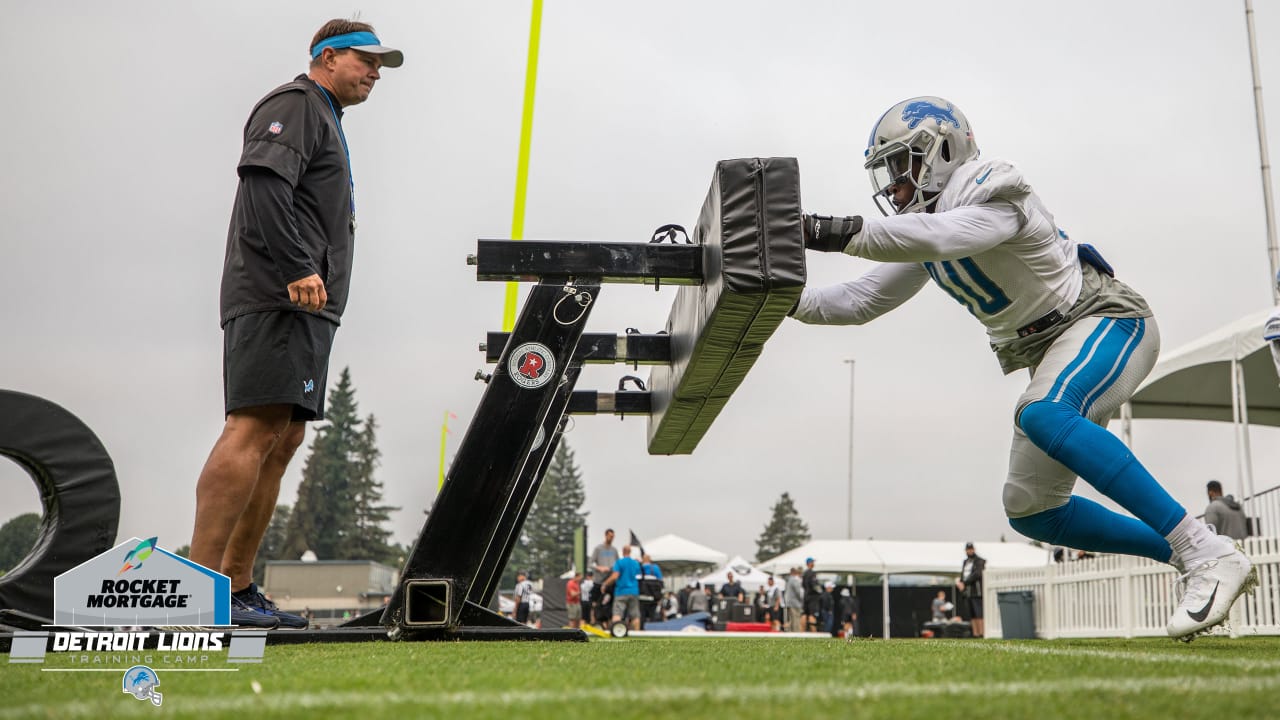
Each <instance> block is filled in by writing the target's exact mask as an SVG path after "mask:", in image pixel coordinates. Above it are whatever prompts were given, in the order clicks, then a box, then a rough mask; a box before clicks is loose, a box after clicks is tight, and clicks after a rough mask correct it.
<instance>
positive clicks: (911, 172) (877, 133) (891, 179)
mask: <svg viewBox="0 0 1280 720" xmlns="http://www.w3.org/2000/svg"><path fill="white" fill-rule="evenodd" d="M978 153H979V150H978V145H977V143H975V142H974V140H973V129H972V128H971V127H970V126H969V121H968V119H966V118H965V116H964V113H962V112H960V109H959V108H957V107H956V106H955V105H952V104H951V103H949V102H947V101H946V100H944V99H942V98H940V97H933V96H924V97H914V98H910V99H907V100H903V101H902V102H900V103H898V104H897V105H894V106H893V107H891V108H889V109H888V110H887V111H886V112H885V114H884V115H881V116H880V119H879V120H877V121H876V124H875V127H873V128H872V129H871V137H870V138H868V139H867V150H866V152H865V153H863V157H864V158H865V162H864V164H863V167H864V168H866V169H867V171H868V172H870V174H871V186H872V188H874V189H875V195H873V196H872V197H873V198H874V199H875V201H876V206H877V207H879V208H880V212H882V213H884V214H885V215H892V214H897V213H904V212H918V211H920V210H924V209H925V208H927V207H928V206H929V205H930V204H932V203H933V202H934V201H936V200H937V195H936V194H935V195H934V196H933V197H931V198H929V199H928V200H925V197H924V194H925V193H938V192H941V191H942V188H944V187H945V186H946V184H947V180H948V179H949V178H950V177H951V173H953V172H955V169H956V168H957V167H960V165H961V164H962V163H965V162H968V161H969V160H972V159H974V158H976V157H978ZM917 160H918V162H917ZM898 182H910V183H911V184H912V185H914V186H915V193H914V197H913V198H912V199H911V201H910V202H908V203H907V204H906V205H903V206H902V207H900V208H899V207H895V206H894V204H893V202H892V196H891V193H890V192H889V188H890V187H891V186H893V185H895V184H897V183H898Z"/></svg>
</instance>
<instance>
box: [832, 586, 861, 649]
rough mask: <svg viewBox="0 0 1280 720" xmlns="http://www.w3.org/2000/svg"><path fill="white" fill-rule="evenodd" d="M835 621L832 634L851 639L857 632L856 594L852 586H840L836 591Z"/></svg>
mask: <svg viewBox="0 0 1280 720" xmlns="http://www.w3.org/2000/svg"><path fill="white" fill-rule="evenodd" d="M835 605H836V622H835V627H833V628H832V629H831V634H832V635H843V636H844V637H845V639H846V640H852V639H853V638H854V636H855V635H857V634H858V596H857V595H854V594H853V590H852V588H847V587H846V588H840V589H839V592H838V593H836V598H835Z"/></svg>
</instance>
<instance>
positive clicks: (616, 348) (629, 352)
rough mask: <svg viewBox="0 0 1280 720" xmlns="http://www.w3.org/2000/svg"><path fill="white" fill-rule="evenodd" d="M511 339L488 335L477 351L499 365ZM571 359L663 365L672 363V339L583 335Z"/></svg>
mask: <svg viewBox="0 0 1280 720" xmlns="http://www.w3.org/2000/svg"><path fill="white" fill-rule="evenodd" d="M510 338H511V333H504V332H490V333H487V334H486V335H485V342H484V345H482V346H481V348H480V349H481V351H482V352H484V354H485V356H484V359H485V362H490V363H495V362H498V358H499V357H501V355H502V351H503V348H505V347H506V346H507V341H508V340H509V339H510ZM573 359H574V361H575V362H582V363H587V364H592V365H602V364H611V363H638V364H640V365H665V364H668V363H670V362H671V336H670V335H667V334H665V333H658V334H653V335H642V334H634V335H613V334H611V333H583V334H582V339H581V340H580V341H578V350H577V352H575V353H574V355H573Z"/></svg>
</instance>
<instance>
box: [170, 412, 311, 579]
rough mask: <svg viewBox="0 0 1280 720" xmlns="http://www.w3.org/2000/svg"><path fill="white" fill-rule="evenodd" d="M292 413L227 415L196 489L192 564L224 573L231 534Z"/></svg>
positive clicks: (233, 413)
mask: <svg viewBox="0 0 1280 720" xmlns="http://www.w3.org/2000/svg"><path fill="white" fill-rule="evenodd" d="M291 413H292V407H291V406H288V405H267V406H261V407H250V408H243V409H240V410H234V411H232V412H231V413H228V415H227V420H226V424H225V425H223V428H222V434H221V435H220V436H219V437H218V441H217V442H216V443H214V446H213V450H212V452H210V453H209V458H208V460H206V461H205V464H204V468H203V469H202V470H201V471H200V479H199V481H198V482H197V483H196V520H195V529H194V531H193V532H192V535H191V561H192V562H195V563H199V564H200V565H204V566H205V567H207V568H211V569H213V570H218V571H220V572H221V571H223V567H222V561H223V557H224V555H225V553H226V550H227V545H228V542H229V541H230V538H231V534H232V531H233V530H234V529H235V527H236V525H237V523H239V521H240V518H241V516H242V515H243V514H244V512H245V508H246V507H247V506H248V505H249V502H250V498H251V497H252V495H253V494H254V490H255V488H256V486H257V484H258V478H259V476H260V475H261V471H262V467H263V464H264V463H265V462H266V459H267V457H268V456H269V455H270V454H271V451H272V450H273V449H275V446H276V444H277V442H278V441H279V439H280V436H281V435H282V434H283V433H284V432H285V429H286V428H287V427H288V426H289V417H290V415H291Z"/></svg>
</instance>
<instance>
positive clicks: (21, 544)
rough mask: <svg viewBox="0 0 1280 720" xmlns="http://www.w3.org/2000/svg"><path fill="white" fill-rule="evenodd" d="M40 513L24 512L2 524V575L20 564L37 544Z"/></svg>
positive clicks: (0, 563)
mask: <svg viewBox="0 0 1280 720" xmlns="http://www.w3.org/2000/svg"><path fill="white" fill-rule="evenodd" d="M39 533H40V515H38V514H37V513H23V514H22V515H18V516H16V517H14V518H11V519H10V520H9V521H8V522H6V523H5V524H4V525H0V575H3V574H4V573H7V572H9V571H10V570H12V569H14V568H15V567H17V566H18V563H20V562H22V561H23V560H25V559H26V558H27V555H28V554H30V553H31V548H33V547H35V545H36V537H37V536H38V535H39Z"/></svg>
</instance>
